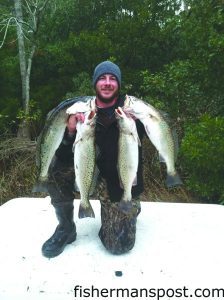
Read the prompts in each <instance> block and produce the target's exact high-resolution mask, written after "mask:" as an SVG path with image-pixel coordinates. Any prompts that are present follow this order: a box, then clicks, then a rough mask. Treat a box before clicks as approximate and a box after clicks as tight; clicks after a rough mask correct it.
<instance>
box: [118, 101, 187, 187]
mask: <svg viewBox="0 0 224 300" xmlns="http://www.w3.org/2000/svg"><path fill="white" fill-rule="evenodd" d="M124 111H125V112H126V113H130V114H131V115H132V116H134V117H135V118H137V119H139V120H140V121H141V122H142V124H143V125H144V127H145V131H146V134H147V136H148V137H149V139H150V141H151V142H152V144H153V145H154V146H155V147H156V149H157V151H158V152H159V155H160V160H161V161H164V162H165V163H166V167H167V178H166V185H167V187H172V186H177V185H181V184H182V181H181V179H180V176H179V174H178V173H177V171H176V169H175V157H176V156H177V155H176V153H175V142H174V138H173V135H172V132H171V129H170V127H169V125H168V123H167V122H166V121H165V119H164V118H163V116H162V114H161V113H160V112H159V111H158V110H156V109H155V108H154V107H153V106H152V105H150V104H148V103H145V102H144V101H142V100H139V99H137V98H135V97H132V96H126V100H125V103H124Z"/></svg>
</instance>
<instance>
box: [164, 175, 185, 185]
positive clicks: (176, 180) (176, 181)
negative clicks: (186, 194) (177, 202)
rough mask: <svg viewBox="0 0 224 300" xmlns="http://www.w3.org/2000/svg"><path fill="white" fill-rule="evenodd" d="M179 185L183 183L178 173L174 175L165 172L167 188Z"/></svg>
mask: <svg viewBox="0 0 224 300" xmlns="http://www.w3.org/2000/svg"><path fill="white" fill-rule="evenodd" d="M179 185H183V182H182V180H181V179H180V176H179V174H178V173H175V174H174V175H170V174H167V178H166V186H167V187H168V188H171V187H175V186H179Z"/></svg>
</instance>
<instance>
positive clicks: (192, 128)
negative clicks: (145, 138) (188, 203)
mask: <svg viewBox="0 0 224 300" xmlns="http://www.w3.org/2000/svg"><path fill="white" fill-rule="evenodd" d="M223 137H224V118H223V117H216V118H215V117H211V116H209V115H207V114H206V115H204V116H202V117H201V118H200V120H199V122H198V123H194V124H193V123H191V124H188V125H187V126H186V129H185V136H184V138H183V140H182V144H181V148H180V156H181V164H182V167H183V169H184V171H186V172H187V178H186V184H187V186H188V187H189V188H190V190H191V191H193V192H195V193H196V194H198V195H199V196H202V197H205V198H207V199H208V200H210V201H214V202H219V203H222V204H224V138H223Z"/></svg>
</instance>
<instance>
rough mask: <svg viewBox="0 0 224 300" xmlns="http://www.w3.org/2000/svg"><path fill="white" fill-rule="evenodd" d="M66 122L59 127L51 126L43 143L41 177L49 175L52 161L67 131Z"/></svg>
mask: <svg viewBox="0 0 224 300" xmlns="http://www.w3.org/2000/svg"><path fill="white" fill-rule="evenodd" d="M65 126H66V125H65V123H61V124H59V126H58V127H57V128H50V129H49V132H48V135H47V136H46V137H45V139H44V141H43V144H42V145H41V171H40V178H46V177H47V176H48V170H49V166H50V164H51V162H52V159H53V156H54V154H55V151H56V150H57V149H58V147H59V145H60V143H61V141H62V139H63V135H64V132H65Z"/></svg>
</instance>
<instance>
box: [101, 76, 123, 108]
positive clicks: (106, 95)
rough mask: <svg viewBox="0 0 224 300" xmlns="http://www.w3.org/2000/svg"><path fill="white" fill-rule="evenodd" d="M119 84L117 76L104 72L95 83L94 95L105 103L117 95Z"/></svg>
mask: <svg viewBox="0 0 224 300" xmlns="http://www.w3.org/2000/svg"><path fill="white" fill-rule="evenodd" d="M118 92H119V84H118V82H117V78H116V77H115V76H114V75H112V74H104V75H102V76H100V77H99V79H98V81H97V83H96V95H97V97H98V98H99V99H100V100H101V101H102V102H105V103H109V102H110V101H111V100H113V99H114V98H115V97H117V96H118Z"/></svg>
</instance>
